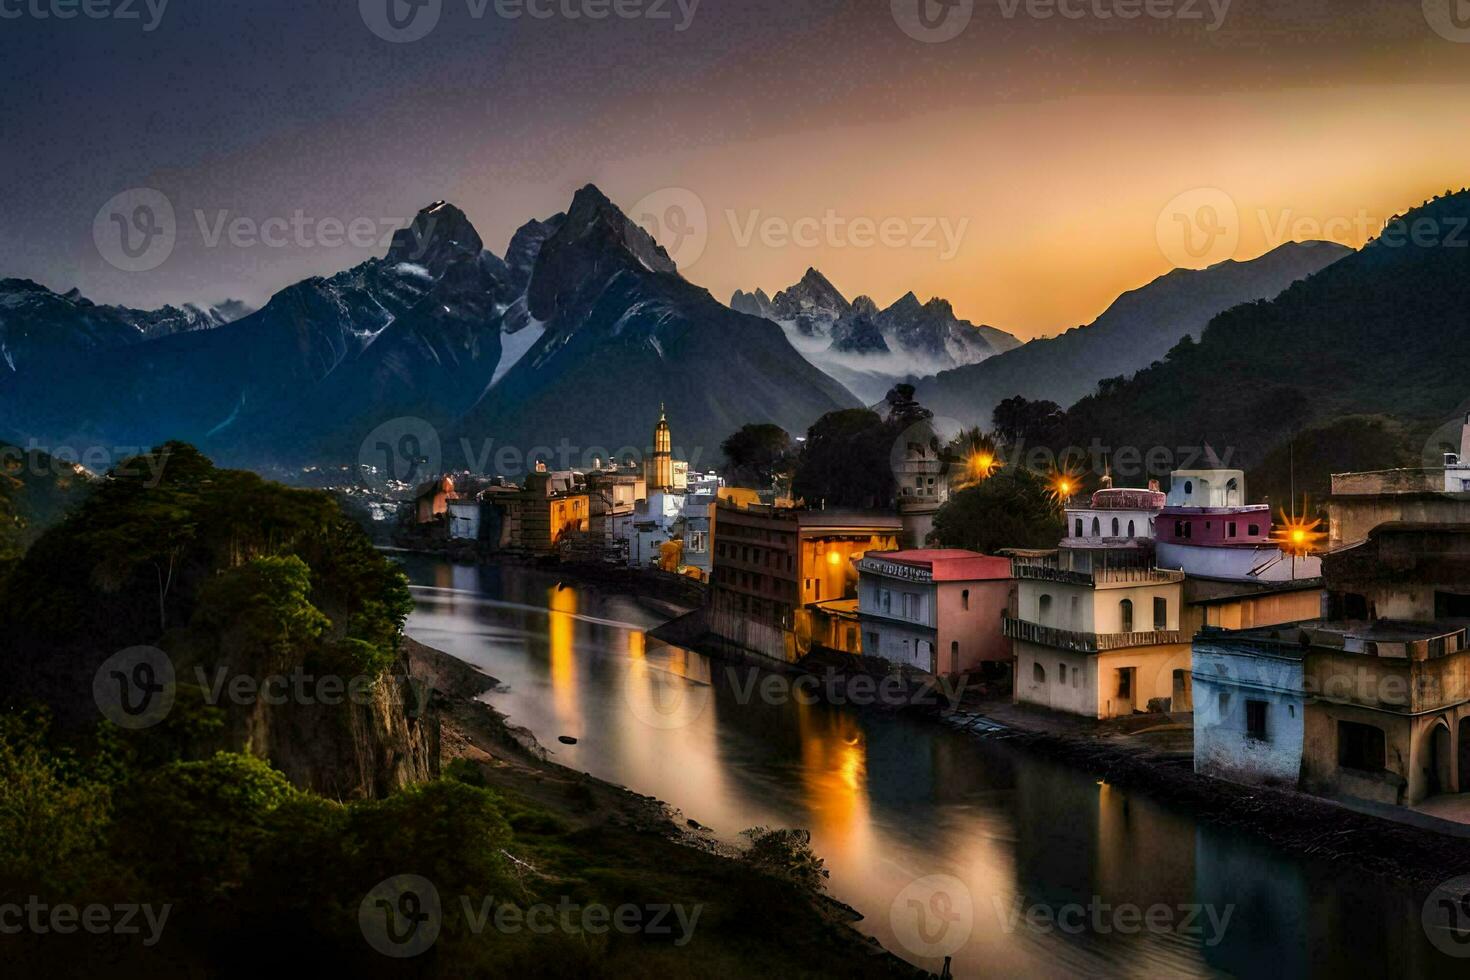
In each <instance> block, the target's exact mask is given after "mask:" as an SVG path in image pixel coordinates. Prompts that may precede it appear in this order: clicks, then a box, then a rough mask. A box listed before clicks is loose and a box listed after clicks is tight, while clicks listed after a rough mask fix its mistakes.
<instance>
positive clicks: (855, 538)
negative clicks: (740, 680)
mask: <svg viewBox="0 0 1470 980" xmlns="http://www.w3.org/2000/svg"><path fill="white" fill-rule="evenodd" d="M730 497H731V498H737V495H733V494H732V495H730ZM712 525H713V529H712V536H713V545H714V553H713V557H712V562H711V565H712V567H711V574H710V590H709V600H708V607H707V618H708V628H709V631H710V632H711V633H712V634H713V635H715V636H716V637H718V638H720V639H722V640H724V641H725V642H726V643H729V644H731V645H733V646H735V647H738V648H740V649H742V650H745V651H748V652H750V653H754V654H757V655H760V656H764V657H769V658H771V659H774V660H781V661H785V662H795V661H796V660H798V659H800V658H801V657H802V656H805V655H806V654H807V653H809V652H810V650H811V648H812V646H813V645H814V644H815V645H819V646H831V645H832V642H831V641H832V638H833V629H834V625H833V623H832V616H833V613H832V611H831V610H830V609H823V608H820V607H821V604H823V603H830V602H833V601H837V600H850V601H852V600H856V599H857V584H858V573H857V566H856V562H857V561H858V560H859V559H861V558H862V557H863V556H864V555H866V554H867V553H868V552H870V551H895V550H897V547H898V538H899V534H900V533H901V532H902V529H903V527H902V524H901V522H900V521H899V518H898V516H897V515H896V514H892V513H874V512H865V511H841V510H805V509H800V510H799V509H796V508H792V507H775V506H771V505H766V504H749V503H747V504H741V503H738V502H736V499H727V498H726V497H725V496H724V495H722V497H721V499H720V500H719V501H718V503H717V504H716V505H715V510H714V515H713V521H712ZM849 617H850V618H849ZM840 618H842V619H844V620H846V622H845V623H844V624H843V625H842V626H841V627H839V638H838V641H839V644H840V646H839V647H838V648H840V649H845V650H852V649H854V648H858V647H859V645H860V643H861V640H860V638H859V637H858V635H857V630H856V625H857V623H856V615H855V609H854V610H846V609H844V610H842V616H841V617H840ZM849 626H850V627H851V628H852V635H851V636H850V637H849V636H848V635H847V633H846V629H847V628H848V627H849Z"/></svg>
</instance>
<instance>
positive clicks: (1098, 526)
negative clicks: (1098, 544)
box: [1053, 517, 1102, 538]
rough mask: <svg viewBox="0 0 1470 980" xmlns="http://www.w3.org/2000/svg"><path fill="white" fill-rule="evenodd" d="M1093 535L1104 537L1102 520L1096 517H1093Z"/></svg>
mask: <svg viewBox="0 0 1470 980" xmlns="http://www.w3.org/2000/svg"><path fill="white" fill-rule="evenodd" d="M1053 527H1055V525H1053ZM1092 536H1093V537H1094V538H1100V537H1102V521H1100V520H1098V519H1097V518H1096V517H1094V518H1093V519H1092Z"/></svg>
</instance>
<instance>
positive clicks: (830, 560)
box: [827, 551, 842, 567]
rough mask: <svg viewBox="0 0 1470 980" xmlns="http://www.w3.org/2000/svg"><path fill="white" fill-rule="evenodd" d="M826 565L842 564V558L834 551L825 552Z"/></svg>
mask: <svg viewBox="0 0 1470 980" xmlns="http://www.w3.org/2000/svg"><path fill="white" fill-rule="evenodd" d="M827 564H829V565H832V566H834V567H835V566H837V565H841V564H842V556H841V555H839V554H838V553H837V552H835V551H829V552H827Z"/></svg>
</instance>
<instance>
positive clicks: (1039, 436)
mask: <svg viewBox="0 0 1470 980" xmlns="http://www.w3.org/2000/svg"><path fill="white" fill-rule="evenodd" d="M1065 419H1066V413H1065V412H1063V411H1062V407H1061V406H1060V405H1058V404H1057V403H1056V402H1049V401H1035V402H1033V401H1030V400H1028V399H1026V398H1022V397H1021V396H1020V395H1016V396H1015V397H1013V398H1007V399H1006V400H1005V401H1003V402H1001V403H1000V404H999V405H997V406H995V411H994V413H992V415H991V421H992V422H993V423H994V424H995V435H996V437H997V438H998V439H1000V441H1001V442H1004V443H1005V444H1006V445H1008V446H1020V445H1024V444H1026V443H1043V444H1044V443H1046V442H1048V441H1049V440H1050V438H1051V437H1052V436H1053V435H1055V434H1056V432H1057V430H1058V429H1059V428H1060V427H1061V425H1062V423H1063V422H1064V421H1065Z"/></svg>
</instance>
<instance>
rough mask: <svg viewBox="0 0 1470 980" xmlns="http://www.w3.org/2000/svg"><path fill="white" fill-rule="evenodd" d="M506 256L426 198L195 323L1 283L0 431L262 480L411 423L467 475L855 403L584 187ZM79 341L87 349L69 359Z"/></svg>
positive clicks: (709, 446) (681, 441)
mask: <svg viewBox="0 0 1470 980" xmlns="http://www.w3.org/2000/svg"><path fill="white" fill-rule="evenodd" d="M506 254H507V258H506V259H504V260H502V259H501V258H499V257H497V256H495V255H494V254H493V253H491V252H489V251H486V250H485V248H484V245H483V243H482V241H481V240H480V237H479V235H478V234H477V233H476V231H475V229H474V227H473V226H472V225H471V223H470V222H469V220H468V219H467V218H466V216H465V215H464V213H463V212H462V211H460V210H459V209H458V208H455V207H454V206H453V205H450V204H447V203H445V202H438V203H436V204H434V205H432V206H430V207H429V208H426V209H425V210H424V211H423V212H421V213H420V214H419V215H418V216H417V217H416V218H415V220H414V222H413V224H412V225H411V226H410V227H409V228H407V229H404V230H402V231H400V232H399V234H398V235H397V236H396V237H395V239H394V241H393V243H392V246H391V247H390V248H389V250H388V253H387V255H386V256H385V257H384V258H382V259H373V260H370V261H368V262H365V263H363V264H361V265H359V266H357V267H355V268H352V269H349V270H347V271H345V272H341V273H338V274H337V275H335V276H332V277H330V278H313V279H308V280H305V281H303V282H300V283H297V284H295V285H293V286H290V287H287V288H286V289H284V290H282V291H281V292H280V293H278V294H276V295H275V296H274V297H272V298H271V300H270V301H269V302H268V303H267V304H266V305H265V307H263V308H262V309H261V310H259V311H257V312H254V313H252V314H250V315H248V316H244V317H242V318H240V319H236V320H233V321H230V322H225V317H224V316H223V315H222V314H221V315H219V316H218V321H219V322H212V323H210V324H208V326H209V327H210V329H187V330H181V328H170V329H165V327H170V326H171V325H173V324H175V323H180V324H182V323H184V322H187V318H179V317H171V316H163V315H158V316H155V317H153V319H149V320H147V322H146V323H144V322H143V319H144V318H133V317H128V316H124V315H121V314H116V315H114V314H106V315H104V314H102V313H99V312H98V311H106V310H110V309H111V308H107V307H96V306H93V305H92V304H90V303H87V302H86V301H85V300H81V299H80V298H79V297H75V296H71V297H68V296H59V295H58V294H55V293H50V292H49V291H47V290H44V289H42V288H41V287H38V286H35V285H34V284H26V287H27V288H26V291H25V293H24V294H22V292H21V289H20V287H19V286H14V287H12V288H11V291H10V293H9V294H8V295H12V296H22V295H23V300H22V301H12V302H8V303H7V304H6V305H5V306H3V307H0V310H3V313H4V319H3V329H4V331H5V333H4V335H3V336H5V337H7V338H10V337H15V338H24V339H25V341H26V343H25V344H24V345H17V346H15V347H14V348H12V347H10V345H9V344H7V350H11V352H12V356H14V355H15V353H16V352H20V353H21V354H22V355H23V356H18V357H14V359H15V362H16V365H15V367H14V368H13V369H9V370H7V371H5V372H3V373H0V435H3V436H4V437H6V438H10V439H13V440H16V441H20V440H31V439H34V440H35V441H36V443H37V444H39V445H40V446H43V447H47V446H72V447H89V446H105V447H125V446H140V445H153V444H157V443H160V442H162V441H164V440H167V439H182V440H185V441H188V442H192V443H194V444H196V445H198V446H199V447H200V448H202V449H204V450H205V451H206V452H209V453H211V454H213V455H215V456H216V457H218V458H219V459H221V460H225V461H228V462H230V463H232V464H236V465H246V466H253V467H256V468H268V467H270V466H287V467H289V466H296V465H301V464H307V463H323V462H332V463H338V462H340V463H343V464H346V463H352V462H356V461H357V460H358V458H359V450H360V449H361V447H362V443H363V440H364V437H366V436H367V435H368V434H369V433H371V432H372V431H373V430H374V429H375V428H376V427H378V426H379V425H381V424H383V423H385V422H390V421H391V420H394V419H396V418H400V417H408V416H412V417H416V418H421V419H423V420H425V421H427V422H429V423H430V424H432V425H433V426H434V427H435V428H436V429H437V431H438V435H439V436H440V443H441V445H442V446H443V456H444V462H445V463H446V465H458V464H464V463H467V462H469V463H478V462H484V461H486V457H484V456H482V455H481V454H482V451H483V450H484V449H485V448H486V447H493V448H494V449H501V448H507V447H509V448H512V449H515V450H518V454H519V456H520V457H521V458H528V457H529V456H531V455H532V454H533V450H536V449H538V448H541V447H546V448H549V449H551V450H553V451H555V450H556V449H557V448H558V446H559V444H561V442H562V440H565V441H566V442H567V443H568V444H569V445H570V446H571V447H572V448H573V449H575V450H584V451H587V450H591V449H593V448H603V449H604V450H605V452H606V454H608V455H611V454H612V453H614V452H616V451H617V450H619V449H622V448H632V449H637V450H642V449H644V448H645V447H646V444H647V443H648V442H649V441H650V439H651V434H652V429H653V425H654V423H655V421H656V420H657V418H658V412H659V408H660V406H661V405H666V406H667V411H668V414H669V417H670V420H671V421H672V422H673V424H674V427H675V438H676V442H677V444H678V448H679V449H680V450H682V451H683V452H684V453H685V454H686V455H688V456H691V457H693V456H696V455H700V456H702V458H701V459H697V460H695V462H696V463H702V464H703V465H712V464H714V463H715V462H716V461H717V459H718V453H719V450H718V447H719V444H720V442H721V441H722V440H723V439H724V438H725V437H726V436H727V435H729V434H730V433H731V432H733V431H735V430H736V429H738V428H739V427H740V426H741V425H743V424H745V423H747V422H774V423H776V424H778V425H781V426H782V427H784V428H787V429H788V430H789V431H791V432H802V431H804V430H805V429H806V427H807V426H808V425H810V424H811V423H812V422H814V421H815V420H816V419H817V418H818V417H820V416H821V415H823V414H824V413H826V412H829V411H832V410H835V409H838V408H845V407H852V406H855V405H856V404H857V400H856V399H855V398H854V397H853V395H852V394H851V393H850V392H848V391H846V390H845V389H844V388H843V387H842V386H841V385H840V384H838V383H837V382H835V381H833V380H832V379H831V378H829V377H828V376H826V375H824V374H822V373H821V372H820V371H818V370H817V369H815V368H814V367H812V366H811V365H810V364H809V363H808V362H807V361H806V360H805V359H803V358H802V357H801V356H800V355H799V354H798V353H797V352H796V350H795V349H794V348H793V347H792V346H791V344H790V343H789V342H788V341H787V340H786V338H785V336H784V334H783V333H782V331H781V328H780V327H778V326H777V325H775V324H772V323H769V322H768V321H766V320H763V319H760V318H757V317H749V316H745V315H743V314H739V313H736V312H733V311H731V310H730V309H728V308H727V307H725V306H724V305H723V304H721V303H719V302H718V301H717V300H715V299H714V297H712V296H711V295H710V294H709V293H708V292H707V291H705V290H704V289H701V288H699V287H697V286H694V285H692V284H690V283H689V282H687V281H686V280H685V279H684V278H683V277H682V276H680V274H679V272H678V269H677V268H676V267H675V265H674V263H673V262H672V261H671V260H670V259H669V257H668V255H667V253H666V252H665V251H664V249H663V248H662V247H660V246H659V245H658V243H656V242H655V241H654V240H653V239H652V238H650V237H649V236H648V235H647V234H646V233H645V232H643V231H642V229H640V228H638V226H637V225H635V224H633V223H632V222H631V221H629V220H628V219H627V218H626V217H625V216H624V215H623V213H622V212H621V211H619V210H618V209H617V207H616V206H614V205H613V204H612V203H611V202H610V201H609V200H608V199H607V198H606V197H605V196H604V195H603V194H602V193H601V192H600V191H598V190H597V188H595V187H591V186H589V187H585V188H583V189H582V190H581V191H579V192H578V193H577V194H576V197H575V198H574V200H573V201H572V205H571V207H570V208H569V209H568V211H567V213H566V214H565V215H557V216H555V217H553V218H550V219H548V220H546V221H533V222H531V223H529V224H527V225H526V226H524V227H523V228H521V230H520V231H519V232H518V233H517V234H516V236H515V237H514V239H513V240H512V241H511V243H510V247H509V249H508V250H507V253H506ZM160 312H161V311H160ZM204 325H205V324H202V323H201V324H200V326H204ZM150 330H151V331H152V334H150V333H149V331H150ZM129 331H131V332H129ZM159 334H163V335H161V336H160V335H159ZM88 345H90V346H88ZM89 349H90V350H96V349H106V350H107V351H108V356H107V357H105V358H98V357H78V356H77V355H78V353H79V352H81V351H84V350H89ZM538 455H544V453H542V454H538ZM490 459H492V460H493V457H490ZM572 461H573V462H576V463H581V462H582V461H583V459H582V456H581V455H578V456H576V457H575V458H573V460H572Z"/></svg>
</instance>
